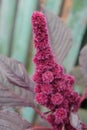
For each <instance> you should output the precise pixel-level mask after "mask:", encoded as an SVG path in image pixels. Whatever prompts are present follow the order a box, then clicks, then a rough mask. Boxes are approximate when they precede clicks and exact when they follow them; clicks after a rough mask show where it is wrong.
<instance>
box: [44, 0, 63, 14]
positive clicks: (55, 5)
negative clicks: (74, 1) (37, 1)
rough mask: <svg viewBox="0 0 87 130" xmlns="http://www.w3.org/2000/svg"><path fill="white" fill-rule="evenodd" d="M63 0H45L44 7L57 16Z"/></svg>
mask: <svg viewBox="0 0 87 130" xmlns="http://www.w3.org/2000/svg"><path fill="white" fill-rule="evenodd" d="M62 3H63V0H55V1H54V0H46V3H45V6H46V7H47V8H48V9H49V10H50V11H52V12H53V13H56V14H59V13H60V11H61V6H62Z"/></svg>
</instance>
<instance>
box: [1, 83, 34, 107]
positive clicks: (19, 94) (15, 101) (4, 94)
mask: <svg viewBox="0 0 87 130" xmlns="http://www.w3.org/2000/svg"><path fill="white" fill-rule="evenodd" d="M0 106H31V107H33V106H34V95H33V94H32V93H31V92H29V91H27V90H24V89H23V88H19V89H17V88H16V89H15V90H14V91H12V89H10V88H8V87H7V86H5V87H4V86H2V85H0Z"/></svg>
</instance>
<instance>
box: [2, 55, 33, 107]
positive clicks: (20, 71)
mask: <svg viewBox="0 0 87 130" xmlns="http://www.w3.org/2000/svg"><path fill="white" fill-rule="evenodd" d="M8 79H9V80H10V81H11V82H9V80H8ZM24 83H25V84H24ZM0 84H1V87H4V88H5V89H3V95H2V99H1V100H0V105H2V106H3V105H4V106H5V105H8V106H9V105H10V106H14V105H17V106H20V105H22V106H31V107H33V106H34V93H33V92H32V91H33V90H32V86H33V85H32V82H31V81H30V79H29V77H28V75H27V74H26V71H25V69H24V66H23V65H22V64H21V63H20V62H17V61H15V60H12V59H10V58H7V57H5V56H0ZM15 85H17V86H15ZM24 88H26V89H24ZM1 89H2V88H1ZM30 90H32V91H30ZM5 91H6V94H7V95H9V94H10V98H8V97H7V99H8V100H4V99H6V96H5V97H4V94H5ZM12 94H13V97H11V95H12ZM14 96H15V99H14V100H13V98H14ZM11 100H12V101H14V102H12V103H11ZM6 101H7V102H6ZM2 102H4V103H2ZM9 102H10V103H9Z"/></svg>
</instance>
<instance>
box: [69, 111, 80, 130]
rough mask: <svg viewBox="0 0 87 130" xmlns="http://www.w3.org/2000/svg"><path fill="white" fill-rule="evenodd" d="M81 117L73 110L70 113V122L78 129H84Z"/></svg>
mask: <svg viewBox="0 0 87 130" xmlns="http://www.w3.org/2000/svg"><path fill="white" fill-rule="evenodd" d="M80 122H81V121H80V119H79V117H78V114H77V113H76V112H75V113H74V112H71V114H70V124H71V126H72V127H73V128H75V129H76V130H82V126H81V124H80Z"/></svg>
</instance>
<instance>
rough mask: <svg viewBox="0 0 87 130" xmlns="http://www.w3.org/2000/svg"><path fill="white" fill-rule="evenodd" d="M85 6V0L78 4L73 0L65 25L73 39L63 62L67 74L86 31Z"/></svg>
mask: <svg viewBox="0 0 87 130" xmlns="http://www.w3.org/2000/svg"><path fill="white" fill-rule="evenodd" d="M86 6H87V0H82V1H80V2H79V0H73V6H72V9H71V11H70V14H69V17H68V20H67V24H68V25H69V26H70V28H71V31H72V38H73V45H72V47H71V49H70V52H69V54H68V56H67V57H66V58H65V61H64V66H65V68H66V70H67V72H69V71H70V70H71V69H72V67H73V66H74V65H75V63H76V60H77V56H78V54H79V50H80V47H81V43H82V38H83V35H84V33H85V30H86V24H84V21H85V16H86V14H87V8H86Z"/></svg>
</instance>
